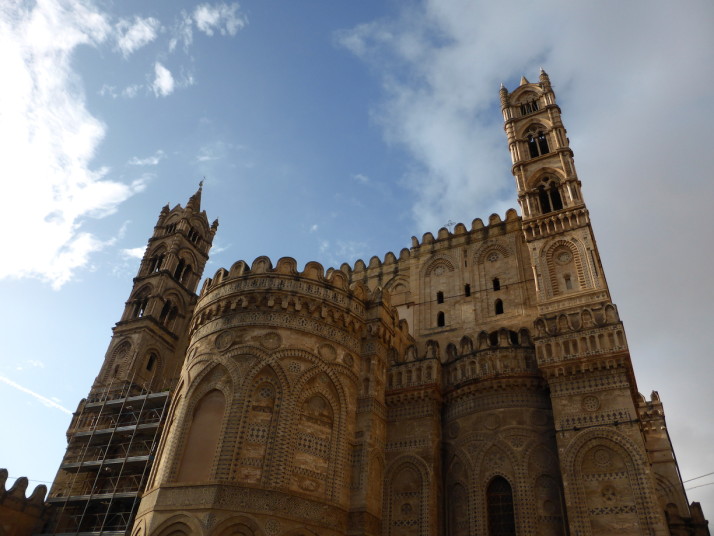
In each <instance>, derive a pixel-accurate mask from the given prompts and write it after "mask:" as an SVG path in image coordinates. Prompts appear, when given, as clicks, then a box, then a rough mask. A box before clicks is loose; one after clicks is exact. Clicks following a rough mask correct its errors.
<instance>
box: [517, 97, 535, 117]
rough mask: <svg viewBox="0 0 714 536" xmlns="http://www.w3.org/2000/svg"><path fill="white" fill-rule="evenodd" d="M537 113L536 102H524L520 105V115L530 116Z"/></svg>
mask: <svg viewBox="0 0 714 536" xmlns="http://www.w3.org/2000/svg"><path fill="white" fill-rule="evenodd" d="M537 111H538V100H537V99H536V100H532V101H530V102H524V103H523V104H521V115H528V114H532V113H533V112H537Z"/></svg>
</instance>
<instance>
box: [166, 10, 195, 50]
mask: <svg viewBox="0 0 714 536" xmlns="http://www.w3.org/2000/svg"><path fill="white" fill-rule="evenodd" d="M172 33H173V36H172V37H171V39H170V40H169V52H173V51H174V50H175V49H176V47H177V46H178V44H179V43H183V49H184V52H188V48H189V47H190V46H191V43H193V17H192V16H191V15H189V14H188V13H186V12H185V11H182V12H181V18H180V20H179V22H178V23H177V24H176V26H175V27H174V28H173V30H172Z"/></svg>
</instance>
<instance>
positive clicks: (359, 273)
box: [340, 208, 521, 281]
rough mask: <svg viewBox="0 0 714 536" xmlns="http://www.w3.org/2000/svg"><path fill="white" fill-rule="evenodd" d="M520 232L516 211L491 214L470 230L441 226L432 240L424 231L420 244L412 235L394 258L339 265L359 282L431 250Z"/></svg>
mask: <svg viewBox="0 0 714 536" xmlns="http://www.w3.org/2000/svg"><path fill="white" fill-rule="evenodd" d="M520 229H521V218H520V216H518V213H517V212H516V210H515V209H512V208H511V209H508V210H507V211H506V215H505V219H501V216H499V215H498V214H491V216H489V218H488V225H484V223H483V220H482V219H481V218H476V219H475V220H473V221H472V222H471V229H470V230H469V229H467V228H466V225H464V224H463V223H457V224H456V225H455V226H454V230H453V231H450V230H449V229H447V228H446V227H442V228H441V229H439V230H438V231H437V233H436V237H434V235H433V233H431V232H426V233H424V234H423V235H422V237H421V241H420V240H419V239H418V238H417V237H415V236H412V246H411V249H409V248H402V250H401V251H400V252H399V257H397V256H396V255H395V254H394V253H393V252H391V251H389V252H387V253H386V254H385V255H384V259H380V258H379V257H378V256H376V255H375V256H373V257H371V258H370V260H369V263H368V264H366V263H365V262H364V261H363V260H362V259H358V260H357V261H356V262H355V263H354V266H350V265H349V264H347V263H343V264H342V265H341V266H340V271H342V272H344V273H345V274H347V275H348V276H349V278H350V281H358V280H361V279H363V278H365V277H372V276H373V275H374V273H375V272H380V271H382V270H388V269H390V268H393V267H395V266H397V265H398V264H400V263H401V262H403V261H408V260H409V259H410V258H412V257H418V256H420V255H422V254H425V255H429V254H431V253H433V251H434V250H439V249H446V248H451V247H455V246H459V245H461V244H460V243H463V244H472V243H478V242H483V241H486V240H488V239H489V238H494V237H496V236H502V235H504V234H506V233H508V232H512V231H519V230H520Z"/></svg>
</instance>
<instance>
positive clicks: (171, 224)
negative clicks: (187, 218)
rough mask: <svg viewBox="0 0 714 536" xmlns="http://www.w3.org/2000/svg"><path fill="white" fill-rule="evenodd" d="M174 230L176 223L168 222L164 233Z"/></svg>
mask: <svg viewBox="0 0 714 536" xmlns="http://www.w3.org/2000/svg"><path fill="white" fill-rule="evenodd" d="M175 231H176V224H175V223H169V224H168V225H167V226H166V232H165V233H164V234H171V233H173V232H175Z"/></svg>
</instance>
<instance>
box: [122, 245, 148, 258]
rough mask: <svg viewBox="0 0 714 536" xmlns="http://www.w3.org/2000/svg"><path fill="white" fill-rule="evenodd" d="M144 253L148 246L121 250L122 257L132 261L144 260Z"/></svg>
mask: <svg viewBox="0 0 714 536" xmlns="http://www.w3.org/2000/svg"><path fill="white" fill-rule="evenodd" d="M144 251H146V246H141V247H138V248H125V249H122V250H121V252H122V255H124V256H125V257H128V258H130V259H142V258H144Z"/></svg>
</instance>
